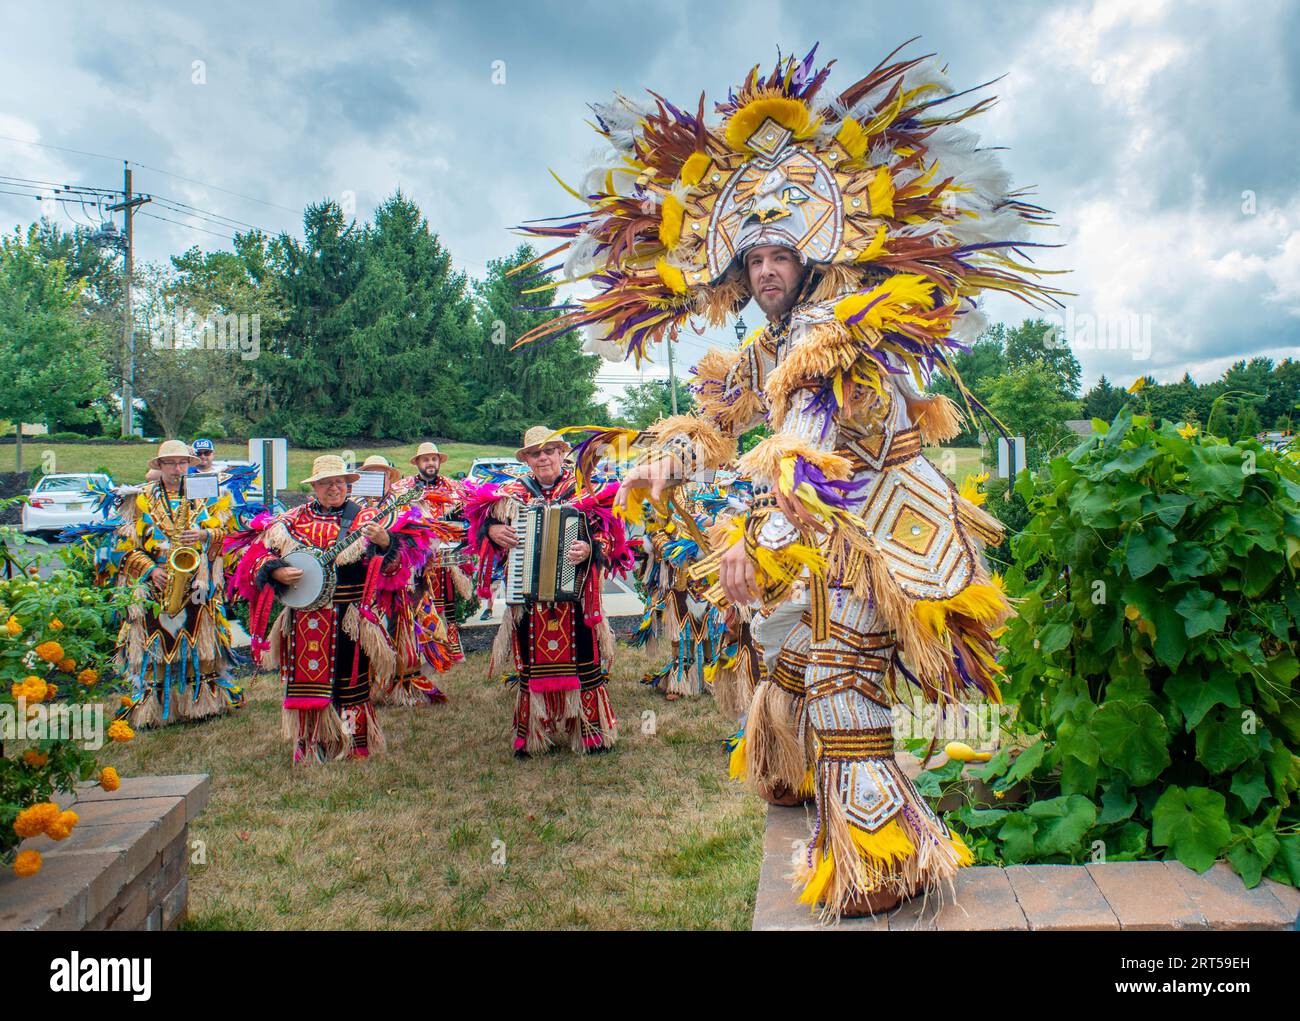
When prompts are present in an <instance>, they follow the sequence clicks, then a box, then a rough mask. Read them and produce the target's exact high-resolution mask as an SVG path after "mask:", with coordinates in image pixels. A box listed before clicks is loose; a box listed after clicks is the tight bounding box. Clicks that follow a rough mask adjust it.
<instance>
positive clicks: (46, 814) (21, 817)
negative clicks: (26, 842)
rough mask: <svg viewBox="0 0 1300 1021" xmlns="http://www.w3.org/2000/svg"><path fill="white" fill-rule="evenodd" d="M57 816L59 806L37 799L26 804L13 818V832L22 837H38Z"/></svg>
mask: <svg viewBox="0 0 1300 1021" xmlns="http://www.w3.org/2000/svg"><path fill="white" fill-rule="evenodd" d="M58 817H59V806H58V805H56V804H55V803H54V802H53V801H38V802H37V803H36V804H34V805H28V806H27V807H26V808H24V809H23V810H22V811H21V812H19V813H18V818H17V819H15V820H14V832H15V833H17V834H18V835H19V836H20V837H22V838H23V839H26V838H27V837H39V836H40V835H41V834H42V833H44V832H45V831H46V829H47V828H48V827H49V825H50V824H51V823H53V822H54V821H55V820H56V819H58Z"/></svg>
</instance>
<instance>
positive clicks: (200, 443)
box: [193, 440, 214, 454]
mask: <svg viewBox="0 0 1300 1021" xmlns="http://www.w3.org/2000/svg"><path fill="white" fill-rule="evenodd" d="M193 448H194V453H196V454H197V453H198V452H199V451H211V450H213V449H214V448H213V446H212V441H211V440H195V441H194V443H193Z"/></svg>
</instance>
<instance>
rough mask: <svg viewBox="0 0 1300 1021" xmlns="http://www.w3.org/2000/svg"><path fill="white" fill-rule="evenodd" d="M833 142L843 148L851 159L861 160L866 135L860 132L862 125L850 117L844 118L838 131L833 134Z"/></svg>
mask: <svg viewBox="0 0 1300 1021" xmlns="http://www.w3.org/2000/svg"><path fill="white" fill-rule="evenodd" d="M835 141H837V142H839V143H840V145H842V146H843V147H844V151H845V152H847V153H848V154H849V156H851V157H852V158H853V159H855V160H857V159H861V158H862V154H863V153H865V152H866V151H867V142H868V141H869V140H868V138H867V134H866V132H865V131H863V130H862V125H861V124H859V123H858V122H857V121H856V120H854V119H853V118H852V117H845V118H844V121H843V122H842V123H841V124H840V130H839V131H837V132H835Z"/></svg>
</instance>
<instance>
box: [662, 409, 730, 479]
mask: <svg viewBox="0 0 1300 1021" xmlns="http://www.w3.org/2000/svg"><path fill="white" fill-rule="evenodd" d="M651 431H652V432H653V433H654V436H655V441H654V446H653V447H651V450H659V449H662V447H663V444H664V443H665V442H666V441H667V440H668V438H669V437H670V436H677V435H682V436H685V437H686V438H687V439H689V440H690V441H691V443H692V445H693V446H694V448H695V456H696V465H695V467H696V469H697V470H698V469H708V468H721V467H722V466H723V465H724V464H726V463H727V462H728V461H730V460H731V459H732V458H734V457H735V456H736V440H735V438H734V437H731V436H727V435H726V434H725V433H723V432H722V431H721V430H719V429H718V427H717V426H715V425H714V424H713V423H712V422H707V421H704V420H703V419H699V418H695V417H694V416H693V415H670V416H669V417H668V418H661V419H660V420H659V421H658V422H656V423H655V424H654V425H653V426H652V427H651Z"/></svg>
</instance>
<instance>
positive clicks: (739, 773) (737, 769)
mask: <svg viewBox="0 0 1300 1021" xmlns="http://www.w3.org/2000/svg"><path fill="white" fill-rule="evenodd" d="M727 774H728V775H729V776H730V777H731V779H733V780H744V779H745V778H746V777H747V776H749V758H748V756H747V755H746V754H745V738H744V736H743V735H742V736H741V738H740V740H739V741H737V742H736V747H735V748H733V749H731V756H730V757H729V758H728V760H727Z"/></svg>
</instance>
